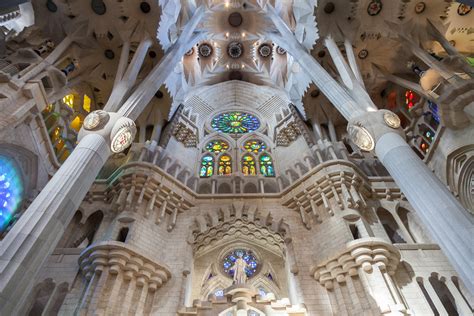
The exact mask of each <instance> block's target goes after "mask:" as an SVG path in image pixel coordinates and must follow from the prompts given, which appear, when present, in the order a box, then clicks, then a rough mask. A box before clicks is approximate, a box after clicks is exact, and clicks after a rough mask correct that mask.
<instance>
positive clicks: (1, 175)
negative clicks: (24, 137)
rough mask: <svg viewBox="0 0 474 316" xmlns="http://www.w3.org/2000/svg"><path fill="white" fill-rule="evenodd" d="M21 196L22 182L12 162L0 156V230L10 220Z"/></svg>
mask: <svg viewBox="0 0 474 316" xmlns="http://www.w3.org/2000/svg"><path fill="white" fill-rule="evenodd" d="M22 198H23V184H22V181H21V177H20V174H19V173H18V170H17V168H16V167H15V165H14V163H13V162H12V161H11V160H10V159H8V158H6V157H1V156H0V231H3V230H4V229H5V228H6V227H7V226H8V224H9V223H10V222H11V220H12V218H13V215H14V214H15V212H16V211H17V210H18V207H19V206H20V203H21V200H22Z"/></svg>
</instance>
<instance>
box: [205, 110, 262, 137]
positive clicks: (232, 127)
mask: <svg viewBox="0 0 474 316" xmlns="http://www.w3.org/2000/svg"><path fill="white" fill-rule="evenodd" d="M211 127H212V128H213V129H215V130H216V131H218V132H222V133H228V134H244V133H250V132H253V131H255V130H257V129H258V128H259V127H260V121H259V120H258V118H256V117H255V116H253V115H252V114H249V113H245V112H237V111H234V112H227V113H222V114H219V115H217V116H216V117H214V118H213V119H212V121H211Z"/></svg>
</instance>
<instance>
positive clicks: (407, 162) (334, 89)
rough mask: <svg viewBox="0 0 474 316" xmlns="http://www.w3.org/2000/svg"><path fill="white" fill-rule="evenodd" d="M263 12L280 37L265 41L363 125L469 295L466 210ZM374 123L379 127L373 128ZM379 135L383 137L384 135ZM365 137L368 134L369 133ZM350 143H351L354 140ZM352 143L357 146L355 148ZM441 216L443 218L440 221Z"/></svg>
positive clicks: (369, 108)
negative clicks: (282, 51)
mask: <svg viewBox="0 0 474 316" xmlns="http://www.w3.org/2000/svg"><path fill="white" fill-rule="evenodd" d="M265 8H266V10H267V12H268V16H269V18H270V19H271V20H272V21H273V23H274V24H275V26H276V28H277V29H278V31H279V32H280V33H281V35H278V34H269V37H270V38H271V39H272V40H273V41H274V42H276V43H278V44H279V45H280V46H282V47H283V48H284V49H286V50H287V51H288V52H289V53H290V54H291V55H292V56H293V58H295V59H296V60H298V63H299V64H300V65H301V67H302V69H304V70H305V71H306V72H307V74H308V75H309V76H310V78H311V79H312V81H313V83H314V84H315V85H316V86H317V87H318V88H319V89H320V90H321V92H322V93H323V94H324V95H325V96H326V97H327V98H328V100H329V101H330V102H331V103H332V104H333V105H334V107H335V108H336V109H337V110H338V111H339V112H340V113H341V114H342V115H343V116H344V117H345V118H346V119H348V121H353V122H355V121H359V123H362V124H361V125H360V126H364V127H366V126H369V127H370V126H371V130H372V135H371V136H372V137H373V139H372V140H371V142H372V144H371V143H370V140H368V141H369V142H368V143H366V144H365V145H370V146H368V147H369V149H367V150H369V151H371V150H373V149H374V147H375V152H376V154H377V156H378V158H379V159H380V161H381V162H382V163H383V164H384V166H385V167H386V168H387V170H388V172H389V173H390V175H391V176H392V177H393V179H394V180H395V182H396V183H397V185H398V186H399V187H400V189H401V191H402V192H403V193H404V194H405V196H406V197H407V199H408V201H409V202H410V203H411V205H412V206H413V207H414V209H415V210H416V212H417V213H418V214H419V215H420V218H421V219H422V221H423V222H424V224H425V225H426V226H427V228H428V230H429V231H430V232H431V234H432V235H433V237H434V239H435V240H436V241H437V242H438V243H439V244H440V246H441V248H442V249H443V251H444V253H445V254H446V255H447V257H448V259H449V260H450V262H451V263H452V264H453V266H454V268H455V269H456V271H457V272H458V273H459V274H460V275H461V277H462V278H463V281H464V282H465V284H466V286H467V287H468V288H469V290H470V291H471V292H474V281H473V279H472V277H471V276H472V275H473V274H474V271H473V268H472V265H471V264H470V258H473V255H474V253H473V248H474V246H473V245H472V242H471V241H472V236H473V235H474V223H473V219H472V217H470V216H469V215H467V211H466V210H465V209H464V208H463V207H462V205H461V204H460V203H459V202H458V201H457V200H456V199H455V198H454V196H453V195H452V194H451V192H450V191H449V190H448V188H446V186H445V185H444V184H442V183H441V181H440V180H439V179H438V178H436V176H435V175H434V174H433V173H432V172H431V170H429V169H428V167H427V166H426V165H425V164H424V163H423V162H422V161H421V160H420V158H419V157H418V156H417V155H416V154H415V153H414V152H413V150H412V149H411V148H410V147H409V146H408V144H407V143H406V142H405V140H404V139H403V138H402V137H401V136H400V134H402V133H403V132H401V130H400V128H399V127H397V128H396V129H397V130H398V134H397V133H395V130H393V131H394V132H392V133H390V132H388V130H390V128H388V127H387V124H385V123H381V122H383V119H382V116H383V114H381V113H384V112H385V111H377V109H376V108H375V107H374V106H373V105H371V104H368V103H364V104H361V105H358V104H357V102H356V100H355V99H354V98H353V96H352V95H351V94H350V93H349V92H347V91H346V90H345V89H343V88H342V87H341V86H340V84H339V83H338V82H336V81H335V80H334V79H333V78H332V77H331V76H330V75H329V74H328V73H327V72H326V70H325V69H324V68H323V67H322V66H321V65H320V64H319V63H318V62H317V61H316V60H315V59H314V58H313V57H312V56H311V55H310V54H309V53H308V52H307V50H306V49H305V48H304V47H303V46H302V45H301V44H300V43H299V42H298V41H297V40H296V38H295V36H294V34H293V32H292V31H291V30H290V29H289V27H288V26H287V25H286V23H285V22H284V21H283V20H282V18H281V17H280V16H279V15H278V14H277V12H276V10H275V9H274V8H273V7H272V6H271V5H269V4H266V6H265ZM377 116H378V117H377ZM368 117H370V118H371V119H375V121H374V122H370V120H367V119H365V120H364V118H368ZM362 121H363V122H362ZM377 124H378V126H379V127H375V125H377ZM381 125H383V126H384V127H385V132H380V131H379V130H377V128H380V126H381ZM398 125H399V124H398ZM353 126H355V125H353ZM366 128H367V127H366ZM348 129H349V126H348ZM387 129H388V130H387ZM353 131H354V133H355V134H359V135H362V134H364V133H365V132H364V131H361V130H360V129H359V128H358V127H357V126H355V127H353ZM385 133H386V135H384V134H385ZM369 134H371V133H370V131H369ZM382 135H383V136H382ZM361 140H362V138H361ZM355 143H356V144H357V142H355ZM357 145H358V146H359V144H357ZM359 147H360V146H359ZM447 218H449V220H446V219H447Z"/></svg>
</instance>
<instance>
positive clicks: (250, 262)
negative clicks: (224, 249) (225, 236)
mask: <svg viewBox="0 0 474 316" xmlns="http://www.w3.org/2000/svg"><path fill="white" fill-rule="evenodd" d="M239 257H240V258H242V259H244V261H245V263H247V267H246V268H245V273H246V274H247V277H248V278H250V277H252V276H253V275H254V274H255V272H257V268H258V261H257V258H255V255H254V254H253V252H252V251H251V250H245V249H236V250H233V251H231V252H230V253H228V254H227V256H225V258H224V262H223V263H222V266H223V268H224V272H225V273H227V274H228V275H229V276H230V277H231V278H232V277H234V268H233V267H234V264H235V261H237V259H238V258H239Z"/></svg>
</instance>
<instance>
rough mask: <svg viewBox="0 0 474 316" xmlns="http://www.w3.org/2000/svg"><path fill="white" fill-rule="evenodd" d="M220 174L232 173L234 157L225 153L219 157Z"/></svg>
mask: <svg viewBox="0 0 474 316" xmlns="http://www.w3.org/2000/svg"><path fill="white" fill-rule="evenodd" d="M218 174H219V175H220V176H228V175H231V174H232V158H231V157H230V156H229V155H227V154H225V155H222V156H221V157H220V158H219V170H218Z"/></svg>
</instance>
